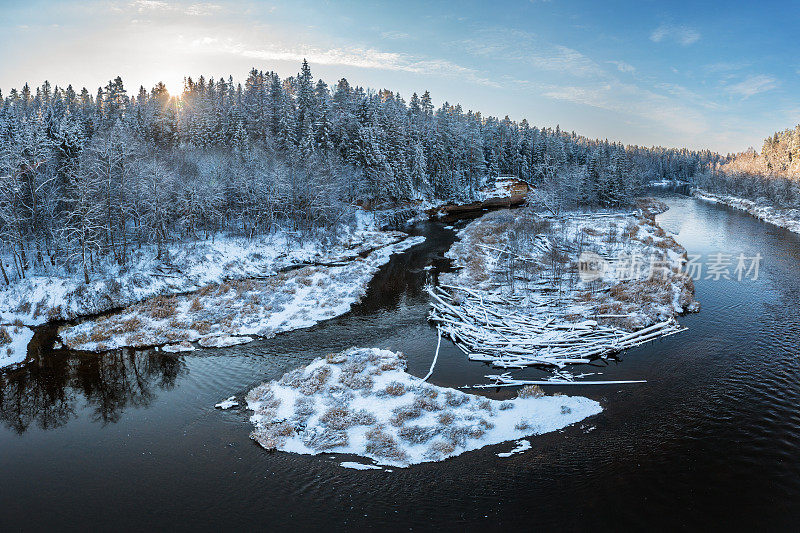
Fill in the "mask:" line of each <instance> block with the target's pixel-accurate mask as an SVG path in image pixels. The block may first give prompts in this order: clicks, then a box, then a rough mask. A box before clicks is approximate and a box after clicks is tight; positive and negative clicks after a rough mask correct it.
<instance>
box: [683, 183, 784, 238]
mask: <svg viewBox="0 0 800 533" xmlns="http://www.w3.org/2000/svg"><path fill="white" fill-rule="evenodd" d="M692 194H693V195H694V196H695V197H696V198H699V199H700V200H704V201H706V202H712V203H717V204H724V205H727V206H730V207H733V208H735V209H740V210H742V211H746V212H747V213H749V214H751V215H752V216H754V217H756V218H758V219H760V220H763V221H764V222H769V223H770V224H774V225H776V226H779V227H781V228H786V229H788V230H789V231H793V232H794V233H800V209H781V208H778V207H774V206H772V205H769V204H768V203H767V202H766V201H765V200H763V199H762V200H760V201H753V200H747V199H745V198H739V197H737V196H726V195H721V194H712V193H710V192H706V191H704V190H702V189H694V191H692Z"/></svg>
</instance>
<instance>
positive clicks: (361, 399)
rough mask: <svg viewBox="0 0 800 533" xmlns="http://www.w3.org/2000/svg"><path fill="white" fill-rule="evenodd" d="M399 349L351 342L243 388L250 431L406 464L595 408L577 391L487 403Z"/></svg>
mask: <svg viewBox="0 0 800 533" xmlns="http://www.w3.org/2000/svg"><path fill="white" fill-rule="evenodd" d="M405 370H406V361H405V358H404V357H403V355H402V354H399V353H394V352H390V351H387V350H379V349H376V348H372V349H359V348H351V349H350V350H347V351H345V352H342V353H339V354H331V355H329V356H327V357H326V358H324V359H322V358H320V359H316V360H314V361H313V362H312V363H311V364H309V365H308V366H306V367H304V368H299V369H296V370H293V371H291V372H288V373H287V374H285V375H284V376H283V377H282V378H280V379H279V380H275V381H271V382H269V383H264V384H262V385H259V386H258V387H256V388H255V389H253V390H252V391H250V393H249V394H248V395H247V407H248V409H251V410H253V411H254V414H253V416H252V417H251V421H252V422H253V424H254V425H255V429H254V430H253V433H252V435H251V437H252V438H253V439H255V440H256V442H258V443H259V444H260V445H261V446H263V447H264V448H266V449H268V450H272V449H277V450H281V451H287V452H294V453H300V454H318V453H348V454H356V455H360V456H363V457H369V458H371V459H373V460H374V461H375V462H376V463H378V464H381V465H392V466H401V467H404V466H408V465H411V464H416V463H422V462H427V461H441V460H443V459H446V458H448V457H453V456H456V455H460V454H462V453H464V452H467V451H470V450H475V449H478V448H482V447H484V446H488V445H491V444H497V443H500V442H505V441H511V440H517V439H520V438H522V437H527V436H530V435H539V434H542V433H547V432H550V431H555V430H558V429H561V428H563V427H565V426H568V425H570V424H574V423H575V422H578V421H580V420H583V419H584V418H586V417H588V416H592V415H595V414H597V413H599V412H600V411H601V410H602V409H601V407H600V404H598V403H597V402H596V401H594V400H590V399H588V398H583V397H570V396H544V395H543V394H542V393H541V391H540V390H538V389H536V388H525V389H523V390H521V391H520V395H519V397H518V398H516V399H514V400H507V401H502V402H501V401H496V400H490V399H487V398H484V397H481V396H475V395H471V394H465V393H463V392H461V391H458V390H454V389H448V388H444V387H437V386H434V385H430V384H428V383H424V382H422V381H420V380H419V378H416V377H414V376H411V375H410V374H408V373H406V372H405Z"/></svg>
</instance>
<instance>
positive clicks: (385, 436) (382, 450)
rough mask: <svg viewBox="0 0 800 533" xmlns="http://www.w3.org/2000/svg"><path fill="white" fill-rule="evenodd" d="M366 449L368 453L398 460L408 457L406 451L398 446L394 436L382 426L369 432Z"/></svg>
mask: <svg viewBox="0 0 800 533" xmlns="http://www.w3.org/2000/svg"><path fill="white" fill-rule="evenodd" d="M365 450H366V452H367V453H368V454H371V455H375V456H377V457H385V458H387V459H393V460H396V461H405V460H406V458H407V455H406V452H404V451H403V450H402V449H401V448H400V446H398V444H397V441H396V440H394V437H392V436H391V435H390V434H389V433H387V432H385V431H384V430H383V428H380V427H374V428H372V429H371V430H369V431H368V432H367V444H366V446H365Z"/></svg>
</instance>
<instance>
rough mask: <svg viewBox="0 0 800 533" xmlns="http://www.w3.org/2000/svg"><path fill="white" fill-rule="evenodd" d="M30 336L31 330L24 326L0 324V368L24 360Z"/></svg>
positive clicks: (31, 335) (31, 336)
mask: <svg viewBox="0 0 800 533" xmlns="http://www.w3.org/2000/svg"><path fill="white" fill-rule="evenodd" d="M32 338H33V330H32V329H30V328H26V327H25V326H20V325H7V326H0V368H4V367H7V366H11V365H16V364H19V363H22V362H23V361H25V358H26V357H27V356H28V343H29V342H31V339H32Z"/></svg>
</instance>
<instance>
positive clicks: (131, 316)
mask: <svg viewBox="0 0 800 533" xmlns="http://www.w3.org/2000/svg"><path fill="white" fill-rule="evenodd" d="M379 235H381V237H380V239H379V242H381V239H382V242H383V243H386V242H387V240H390V241H394V240H397V239H398V238H399V237H400V236H406V234H404V233H399V232H389V233H381V234H379ZM387 236H390V237H391V238H390V239H388V238H387ZM424 240H425V238H424V237H409V238H407V239H405V240H402V241H399V242H394V243H393V244H385V245H384V246H383V247H381V248H378V249H375V250H373V251H372V252H370V253H369V254H368V255H367V256H366V257H363V258H362V257H360V256H357V257H355V258H351V259H350V260H349V261H346V262H344V263H342V264H340V265H339V266H321V265H318V266H306V267H302V268H299V269H295V270H291V271H288V272H283V273H280V274H275V275H271V276H267V277H264V278H259V279H244V280H240V281H227V282H223V283H215V284H210V285H206V286H205V287H204V288H202V289H201V290H199V291H196V292H193V293H190V294H183V295H179V296H158V297H155V298H150V299H147V300H145V301H143V302H141V303H138V304H135V305H132V306H130V307H128V308H126V309H124V310H123V311H121V312H119V313H115V314H113V315H110V316H103V317H99V318H96V319H91V320H87V321H85V322H82V323H80V324H78V325H75V326H72V327H69V328H67V329H65V330H63V331H62V332H61V337H62V339H63V340H64V344H65V345H66V346H68V347H70V348H72V349H77V350H89V351H104V350H110V349H113V348H119V347H123V346H131V347H141V346H158V345H164V344H169V345H170V346H169V349H170V350H171V351H178V350H179V348H178V347H179V346H181V345H180V344H179V343H181V342H183V345H182V346H183V349H187V350H188V349H190V346H191V345H187V344H186V343H187V342H194V341H199V344H200V346H203V347H218V346H231V345H234V344H242V343H244V342H249V341H250V340H252V337H250V336H259V337H271V336H273V335H275V334H276V333H279V332H283V331H289V330H293V329H298V328H305V327H309V326H312V325H314V324H316V323H317V322H320V321H322V320H326V319H329V318H333V317H335V316H339V315H342V314H344V313H347V312H348V311H349V310H350V307H351V306H352V305H353V304H354V303H357V302H358V301H360V300H361V298H362V297H363V296H364V294H365V293H366V289H367V285H368V283H369V281H370V280H371V279H372V277H373V276H374V274H375V273H376V272H377V271H378V269H379V268H380V267H381V266H382V265H384V264H385V263H387V262H388V261H389V258H390V257H391V255H392V254H395V253H399V252H402V251H404V250H407V249H408V248H410V247H411V246H414V245H416V244H419V243H420V242H422V241H424ZM359 248H360V249H361V248H363V246H361V247H359Z"/></svg>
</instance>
